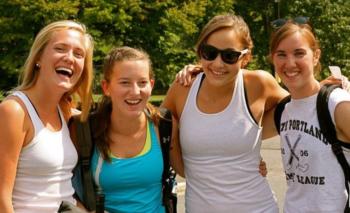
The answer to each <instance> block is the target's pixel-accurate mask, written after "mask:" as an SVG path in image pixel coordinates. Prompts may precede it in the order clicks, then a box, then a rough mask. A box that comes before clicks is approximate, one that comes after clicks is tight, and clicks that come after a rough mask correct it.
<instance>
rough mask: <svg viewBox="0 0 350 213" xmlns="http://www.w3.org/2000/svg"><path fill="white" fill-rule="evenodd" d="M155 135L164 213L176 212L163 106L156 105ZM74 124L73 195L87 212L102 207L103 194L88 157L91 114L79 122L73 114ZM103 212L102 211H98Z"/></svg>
mask: <svg viewBox="0 0 350 213" xmlns="http://www.w3.org/2000/svg"><path fill="white" fill-rule="evenodd" d="M159 111H160V115H161V116H160V119H159V126H158V129H159V136H160V145H161V151H162V155H163V165H164V169H163V174H162V194H163V205H164V207H165V209H166V213H176V212H177V210H176V204H177V195H176V191H174V190H173V188H174V187H175V186H176V179H175V177H176V173H175V171H174V170H173V169H172V168H171V167H170V152H169V151H170V142H171V136H172V114H171V112H170V111H169V110H167V109H165V108H159ZM73 122H74V123H75V125H76V134H77V150H78V155H79V162H78V165H77V167H76V169H75V171H74V177H73V185H74V188H75V190H76V196H77V197H78V198H79V200H80V201H81V202H82V203H83V204H84V206H85V208H86V209H87V210H89V211H93V210H95V209H96V212H97V210H98V209H101V210H102V209H103V208H104V195H103V193H102V191H101V190H100V189H98V187H97V186H95V184H94V181H93V177H92V173H91V170H90V159H91V156H92V152H93V147H94V144H93V142H92V139H91V138H92V135H91V131H90V126H92V124H93V122H94V118H93V116H89V119H88V121H86V122H81V121H80V119H79V117H78V116H77V117H73ZM102 212H103V211H102Z"/></svg>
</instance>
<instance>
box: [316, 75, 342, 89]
mask: <svg viewBox="0 0 350 213" xmlns="http://www.w3.org/2000/svg"><path fill="white" fill-rule="evenodd" d="M320 83H321V86H322V85H325V84H341V83H342V81H341V80H340V79H338V78H335V77H334V76H332V75H331V76H329V77H328V78H326V79H324V80H323V81H321V82H320Z"/></svg>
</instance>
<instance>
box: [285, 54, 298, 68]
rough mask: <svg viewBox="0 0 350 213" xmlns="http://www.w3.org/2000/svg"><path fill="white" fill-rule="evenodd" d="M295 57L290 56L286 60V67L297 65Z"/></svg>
mask: <svg viewBox="0 0 350 213" xmlns="http://www.w3.org/2000/svg"><path fill="white" fill-rule="evenodd" d="M295 64H296V63H295V58H294V57H293V56H288V57H287V60H286V63H285V65H286V67H295Z"/></svg>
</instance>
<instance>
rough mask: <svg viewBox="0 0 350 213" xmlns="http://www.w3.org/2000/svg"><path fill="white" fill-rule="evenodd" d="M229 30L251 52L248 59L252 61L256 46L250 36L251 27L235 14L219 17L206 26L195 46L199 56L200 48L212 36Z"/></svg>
mask: <svg viewBox="0 0 350 213" xmlns="http://www.w3.org/2000/svg"><path fill="white" fill-rule="evenodd" d="M227 28H228V29H232V30H234V31H235V34H236V35H237V36H238V37H239V41H240V42H241V43H242V45H243V47H244V48H245V49H248V50H249V52H248V54H247V55H249V58H248V59H250V57H251V51H252V49H253V46H254V45H253V40H252V38H251V36H250V31H249V27H248V25H247V23H246V22H245V21H244V20H243V18H242V17H241V16H236V15H233V14H223V15H217V16H215V17H214V18H212V19H211V20H210V21H209V22H208V23H207V24H206V25H205V26H204V28H203V29H202V31H201V33H200V35H199V37H198V40H197V43H196V46H195V49H196V53H197V56H198V57H199V58H200V46H201V45H202V44H204V43H205V42H206V41H207V40H208V38H209V36H210V35H211V34H213V33H214V32H217V31H219V30H221V29H227Z"/></svg>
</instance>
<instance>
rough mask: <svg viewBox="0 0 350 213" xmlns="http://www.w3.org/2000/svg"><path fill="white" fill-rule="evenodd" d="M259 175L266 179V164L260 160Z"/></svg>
mask: <svg viewBox="0 0 350 213" xmlns="http://www.w3.org/2000/svg"><path fill="white" fill-rule="evenodd" d="M259 173H260V174H261V176H263V177H266V175H267V168H266V163H265V161H264V160H262V159H261V160H260V164H259Z"/></svg>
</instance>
